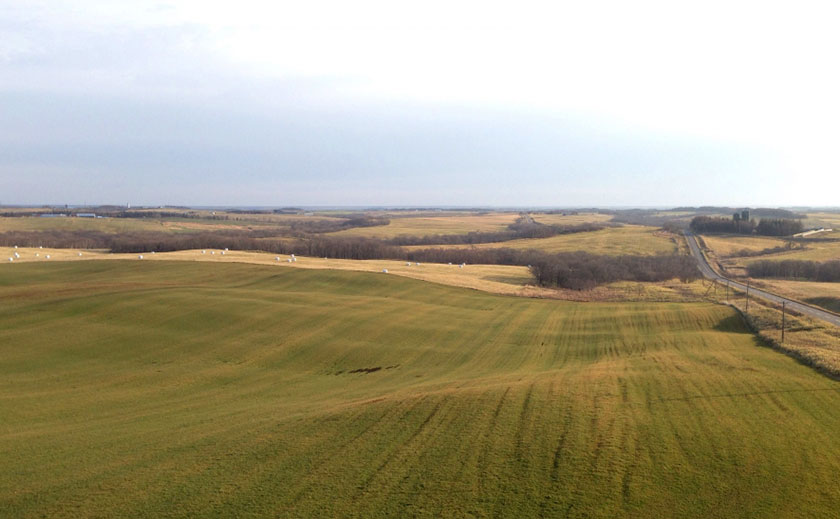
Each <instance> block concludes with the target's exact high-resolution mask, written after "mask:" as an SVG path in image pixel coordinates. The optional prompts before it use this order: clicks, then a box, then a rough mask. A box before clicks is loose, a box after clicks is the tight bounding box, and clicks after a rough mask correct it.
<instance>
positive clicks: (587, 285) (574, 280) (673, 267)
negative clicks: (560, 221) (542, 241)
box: [531, 252, 700, 290]
mask: <svg viewBox="0 0 840 519" xmlns="http://www.w3.org/2000/svg"><path fill="white" fill-rule="evenodd" d="M531 272H532V273H533V274H534V277H535V278H536V280H537V283H538V284H540V285H543V286H558V287H563V288H571V289H574V290H587V289H591V288H594V287H595V286H597V285H601V284H604V283H611V282H614V281H665V280H668V279H674V278H679V279H680V280H682V281H685V282H688V281H691V280H694V279H697V277H698V276H699V274H700V272H699V271H698V269H697V263H696V262H695V260H694V259H693V258H692V257H690V256H682V255H665V256H602V255H594V254H588V253H586V252H570V253H563V254H554V255H548V256H546V257H545V258H543V259H542V260H541V261H537V262H536V263H534V264H533V265H531Z"/></svg>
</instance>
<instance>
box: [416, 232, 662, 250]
mask: <svg viewBox="0 0 840 519" xmlns="http://www.w3.org/2000/svg"><path fill="white" fill-rule="evenodd" d="M429 247H432V248H438V247H439V248H444V249H469V248H473V247H475V248H478V249H493V248H512V249H536V250H540V251H544V252H575V251H586V252H590V253H592V254H609V255H612V256H620V255H642V256H644V255H655V254H673V253H675V252H677V250H678V245H677V243H675V238H674V237H672V236H671V235H668V234H666V233H662V232H658V231H657V229H656V228H655V227H645V226H641V225H625V226H622V227H610V228H607V229H602V230H600V231H591V232H582V233H574V234H560V235H557V236H552V237H550V238H526V239H521V240H511V241H503V242H494V243H480V244H477V245H432V246H427V245H416V246H407V247H404V248H405V249H407V250H416V249H424V248H429Z"/></svg>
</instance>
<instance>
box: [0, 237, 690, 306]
mask: <svg viewBox="0 0 840 519" xmlns="http://www.w3.org/2000/svg"><path fill="white" fill-rule="evenodd" d="M14 252H15V249H12V248H9V247H0V259H2V261H3V262H5V263H11V265H6V267H13V265H14V264H16V263H30V262H46V261H85V260H131V261H141V260H140V259H139V256H140V254H112V253H109V252H107V251H97V250H84V251H79V250H75V249H46V248H45V249H36V248H20V249H17V252H18V253H19V254H20V255H21V258H20V259H16V260H15V261H14V262H9V261H8V258H9V257H10V256H12V254H13V253H14ZM211 252H212V253H213V254H211ZM221 252H222V251H219V250H212V251H211V250H210V249H207V252H206V254H202V253H201V251H200V250H185V251H175V252H161V253H156V254H151V253H143V254H142V256H143V260H142V261H163V260H174V261H202V262H215V263H249V264H256V265H273V266H277V267H282V268H303V269H332V270H352V271H359V272H379V273H382V271H383V270H385V269H387V270H388V274H387V275H395V276H403V277H408V278H413V279H419V280H422V281H428V282H431V283H439V284H441V285H449V286H456V287H464V288H472V289H475V290H481V291H484V292H490V293H494V294H506V295H516V296H523V297H538V298H550V299H563V300H568V301H696V300H698V294H702V292H703V285H701V284H700V282H694V283H688V284H686V283H681V282H680V281H678V280H672V281H666V282H662V283H637V282H630V281H619V282H616V283H610V284H608V285H603V286H599V287H596V288H594V289H592V290H584V291H580V290H567V289H557V288H546V287H540V286H536V285H534V284H533V282H534V279H533V277H532V276H531V273H530V271H529V270H528V268H527V267H519V266H513V265H467V266H465V267H464V268H459V267H458V266H457V265H445V264H439V263H422V264H421V265H419V266H418V265H416V264H415V263H412V264H411V266H408V265H406V262H405V261H394V260H344V259H324V258H311V257H304V256H298V257H297V261H295V262H292V263H289V261H288V259H289V258H290V257H289V256H286V255H281V256H278V255H276V254H270V253H265V252H247V251H227V252H225V254H224V255H222V254H221ZM79 253H81V254H82V256H79ZM36 254H38V256H35V255H36ZM47 255H49V256H50V259H49V260H48V259H46V256H47ZM277 257H279V258H280V261H277V260H276V259H275V258H277ZM0 265H2V263H0ZM383 275H385V274H384V273H383Z"/></svg>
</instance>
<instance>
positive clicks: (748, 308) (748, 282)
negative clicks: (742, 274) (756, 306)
mask: <svg viewBox="0 0 840 519" xmlns="http://www.w3.org/2000/svg"><path fill="white" fill-rule="evenodd" d="M745 312H747V313H750V280H749V279H748V280H747V309H746V310H745Z"/></svg>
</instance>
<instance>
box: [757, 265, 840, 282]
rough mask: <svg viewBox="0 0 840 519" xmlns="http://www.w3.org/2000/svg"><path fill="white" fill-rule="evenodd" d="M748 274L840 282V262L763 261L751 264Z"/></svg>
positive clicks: (760, 276) (761, 276) (763, 276)
mask: <svg viewBox="0 0 840 519" xmlns="http://www.w3.org/2000/svg"><path fill="white" fill-rule="evenodd" d="M747 273H748V274H749V275H750V277H754V278H783V279H807V280H810V281H829V282H836V281H840V261H837V260H834V261H826V262H822V263H821V262H818V261H805V260H782V261H770V260H761V261H756V262H754V263H750V264H749V265H748V266H747Z"/></svg>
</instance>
